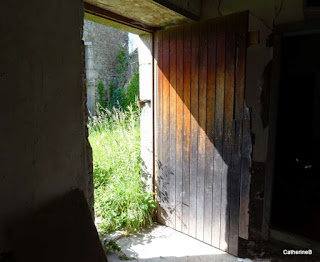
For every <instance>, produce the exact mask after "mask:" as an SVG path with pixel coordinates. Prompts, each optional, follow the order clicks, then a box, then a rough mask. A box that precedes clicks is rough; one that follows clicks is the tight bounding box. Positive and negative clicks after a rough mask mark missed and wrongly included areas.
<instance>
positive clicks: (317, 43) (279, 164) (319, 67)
mask: <svg viewBox="0 0 320 262" xmlns="http://www.w3.org/2000/svg"><path fill="white" fill-rule="evenodd" d="M319 47H320V35H302V36H291V37H285V38H284V39H283V46H282V73H281V85H280V91H279V108H278V123H277V142H276V156H275V157H276V159H275V176H274V193H273V204H272V206H273V208H272V220H271V226H272V227H273V228H276V229H279V230H283V231H286V232H289V233H294V234H298V235H301V236H304V237H308V238H310V239H313V240H317V241H320V208H319V206H320V189H319V185H320V183H319V182H320V179H319V177H320V119H319V118H320V48H319Z"/></svg>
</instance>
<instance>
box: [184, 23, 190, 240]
mask: <svg viewBox="0 0 320 262" xmlns="http://www.w3.org/2000/svg"><path fill="white" fill-rule="evenodd" d="M183 34H184V47H183V89H184V90H183V148H182V152H183V160H182V170H183V174H182V180H183V181H182V187H183V193H182V200H183V203H182V204H183V205H182V232H183V233H186V234H188V233H189V213H190V127H191V113H190V104H191V101H190V95H191V93H190V91H191V27H190V26H185V27H184V32H183Z"/></svg>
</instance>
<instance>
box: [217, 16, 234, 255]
mask: <svg viewBox="0 0 320 262" xmlns="http://www.w3.org/2000/svg"><path fill="white" fill-rule="evenodd" d="M232 18H233V16H232V17H230V18H229V19H226V25H225V28H226V36H225V37H226V40H225V45H226V47H225V48H226V56H225V86H224V128H223V139H224V140H223V161H224V166H223V173H222V185H221V188H222V195H221V218H222V219H221V236H220V248H221V249H222V250H225V251H228V248H229V234H230V228H229V227H230V224H229V223H230V208H231V194H232V190H231V189H230V186H231V181H230V180H231V176H232V163H231V156H232V147H233V109H234V108H233V107H234V72H235V69H234V67H235V40H234V35H235V34H234V31H233V30H232V29H233V19H232ZM236 219H237V218H236Z"/></svg>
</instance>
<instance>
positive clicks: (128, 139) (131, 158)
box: [88, 107, 155, 233]
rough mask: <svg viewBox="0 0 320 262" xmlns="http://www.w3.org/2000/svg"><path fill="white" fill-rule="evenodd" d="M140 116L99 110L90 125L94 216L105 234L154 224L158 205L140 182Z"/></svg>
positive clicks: (131, 111)
mask: <svg viewBox="0 0 320 262" xmlns="http://www.w3.org/2000/svg"><path fill="white" fill-rule="evenodd" d="M139 120H140V112H139V111H138V110H133V109H132V107H129V109H128V110H127V111H123V110H119V109H115V108H113V109H112V110H111V111H109V110H100V111H99V112H98V114H97V116H94V117H92V119H91V120H90V121H89V125H88V127H89V141H90V144H91V146H92V149H93V168H94V170H93V171H94V187H95V188H94V189H95V191H94V194H95V215H96V217H97V218H100V219H101V220H102V222H101V223H100V224H99V225H98V227H99V230H101V231H103V232H104V233H109V232H113V231H115V230H119V229H122V230H125V231H127V232H134V231H137V230H138V229H140V228H141V227H144V226H146V225H148V224H150V223H151V222H152V220H151V213H152V212H153V210H154V208H155V202H154V201H153V197H152V194H151V193H147V192H146V191H145V190H144V185H143V183H142V180H141V158H140V123H139Z"/></svg>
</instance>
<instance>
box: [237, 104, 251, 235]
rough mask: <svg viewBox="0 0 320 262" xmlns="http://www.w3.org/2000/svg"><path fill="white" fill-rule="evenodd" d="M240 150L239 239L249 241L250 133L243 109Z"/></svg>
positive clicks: (248, 113) (247, 111)
mask: <svg viewBox="0 0 320 262" xmlns="http://www.w3.org/2000/svg"><path fill="white" fill-rule="evenodd" d="M242 126H243V127H242V133H243V135H242V148H241V183H240V211H239V237H241V238H243V239H249V201H250V182H251V175H250V168H251V151H252V142H251V133H250V112H249V108H248V107H247V106H245V108H244V120H243V125H242Z"/></svg>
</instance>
